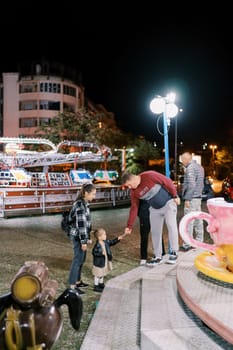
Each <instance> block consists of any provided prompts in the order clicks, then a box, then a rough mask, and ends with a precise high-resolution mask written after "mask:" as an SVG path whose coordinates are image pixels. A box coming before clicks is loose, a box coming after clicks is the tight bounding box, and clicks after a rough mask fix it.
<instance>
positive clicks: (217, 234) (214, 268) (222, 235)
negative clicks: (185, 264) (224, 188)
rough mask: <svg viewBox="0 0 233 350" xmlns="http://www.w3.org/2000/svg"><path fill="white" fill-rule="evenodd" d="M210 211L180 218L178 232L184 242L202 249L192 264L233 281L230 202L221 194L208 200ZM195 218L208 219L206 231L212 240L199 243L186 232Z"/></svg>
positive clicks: (231, 211) (232, 236)
mask: <svg viewBox="0 0 233 350" xmlns="http://www.w3.org/2000/svg"><path fill="white" fill-rule="evenodd" d="M207 208H208V211H209V213H206V212H202V211H194V212H190V213H188V214H186V215H184V216H183V218H182V219H181V220H180V224H179V231H180V235H181V237H182V239H183V240H184V242H186V243H188V244H189V245H191V246H192V247H195V248H200V249H201V250H203V251H204V252H203V253H201V254H200V255H198V256H197V257H196V258H195V260H194V264H195V266H196V268H197V269H198V270H200V271H201V272H202V273H204V274H206V275H208V276H210V277H212V278H215V279H218V280H222V281H224V282H228V283H233V203H229V202H227V201H225V200H224V198H222V197H217V198H211V199H209V200H207ZM195 219H202V220H204V221H206V222H207V224H208V225H207V227H206V230H207V231H208V232H209V234H210V238H211V239H212V243H205V242H200V241H198V240H196V239H195V238H193V237H192V235H191V234H190V233H189V224H190V223H191V222H192V221H193V220H195Z"/></svg>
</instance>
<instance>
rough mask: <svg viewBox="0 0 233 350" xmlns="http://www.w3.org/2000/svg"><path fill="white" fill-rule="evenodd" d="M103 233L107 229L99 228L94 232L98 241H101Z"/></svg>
mask: <svg viewBox="0 0 233 350" xmlns="http://www.w3.org/2000/svg"><path fill="white" fill-rule="evenodd" d="M103 232H105V229H104V228H102V227H100V228H97V229H96V230H94V232H93V234H94V237H95V238H96V239H99V238H100V236H101V235H102V234H103Z"/></svg>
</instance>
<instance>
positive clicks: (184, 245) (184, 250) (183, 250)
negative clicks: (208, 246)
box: [179, 244, 193, 252]
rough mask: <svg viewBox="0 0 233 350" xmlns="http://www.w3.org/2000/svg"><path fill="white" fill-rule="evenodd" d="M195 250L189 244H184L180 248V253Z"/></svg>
mask: <svg viewBox="0 0 233 350" xmlns="http://www.w3.org/2000/svg"><path fill="white" fill-rule="evenodd" d="M191 249H193V247H191V246H190V245H188V244H183V245H182V246H181V247H180V249H179V250H180V251H181V252H188V251H189V250H191Z"/></svg>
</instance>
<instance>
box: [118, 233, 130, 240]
mask: <svg viewBox="0 0 233 350" xmlns="http://www.w3.org/2000/svg"><path fill="white" fill-rule="evenodd" d="M127 235H128V233H123V235H120V236H119V237H118V239H119V240H122V239H123V238H125V236H127Z"/></svg>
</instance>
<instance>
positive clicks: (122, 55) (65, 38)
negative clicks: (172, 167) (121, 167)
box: [0, 1, 233, 148]
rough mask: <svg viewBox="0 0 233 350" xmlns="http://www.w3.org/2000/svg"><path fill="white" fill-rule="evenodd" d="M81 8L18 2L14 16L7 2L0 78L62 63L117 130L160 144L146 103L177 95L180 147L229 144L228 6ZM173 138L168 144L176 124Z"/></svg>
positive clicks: (232, 88)
mask: <svg viewBox="0 0 233 350" xmlns="http://www.w3.org/2000/svg"><path fill="white" fill-rule="evenodd" d="M51 3H53V4H54V5H52V4H51ZM80 4H82V3H81V2H80ZM80 4H79V2H69V1H66V2H65V4H63V5H60V4H58V3H55V2H50V5H49V7H48V5H47V4H46V2H43V1H41V2H40V3H39V4H38V6H35V4H34V3H33V2H28V3H27V2H24V3H23V5H22V4H20V5H19V4H17V5H15V6H17V8H14V11H13V8H11V6H9V5H7V6H8V7H9V8H8V10H7V8H5V13H6V15H5V16H4V15H3V18H2V21H1V24H0V29H1V31H3V32H2V40H1V46H2V50H1V51H2V55H1V56H2V57H1V63H0V68H1V71H2V72H3V71H13V70H15V69H16V68H15V67H17V63H18V62H23V61H24V62H25V61H28V62H30V61H34V60H37V59H40V58H45V59H48V60H51V61H56V62H60V63H64V64H67V65H69V66H71V67H73V68H75V69H77V71H80V72H81V73H82V81H83V85H84V87H85V91H86V96H87V97H88V98H90V99H91V100H92V101H93V102H94V103H97V104H98V103H100V104H103V105H104V106H105V107H106V109H107V110H109V111H111V112H113V113H114V114H115V118H116V120H117V123H118V125H119V127H120V128H121V129H123V130H124V131H126V132H130V133H133V134H134V135H135V136H136V135H143V136H145V137H146V138H147V139H148V140H151V141H155V142H156V143H158V144H160V143H162V140H163V137H162V136H161V135H160V134H159V132H158V129H157V117H156V116H155V115H154V114H153V113H152V112H151V111H150V109H149V103H150V101H151V100H152V98H154V96H155V95H161V96H165V95H166V94H167V93H168V92H170V91H174V92H176V95H177V100H176V104H177V105H178V107H179V108H182V109H183V112H182V113H179V114H178V116H177V118H178V119H177V126H178V128H177V130H178V142H180V141H183V143H184V145H185V146H186V147H190V146H192V145H195V146H198V147H200V148H201V145H202V144H203V143H204V142H208V143H216V144H220V143H223V142H225V141H226V140H228V139H230V138H232V136H233V40H232V38H231V23H232V20H231V18H230V14H231V11H230V9H229V8H226V7H225V8H224V10H222V12H220V10H219V9H216V11H215V14H214V15H213V10H214V9H213V8H212V9H211V11H206V12H205V13H204V12H203V9H198V8H196V9H186V8H181V9H178V8H175V7H173V8H169V5H166V6H167V8H166V6H164V8H163V9H162V8H160V9H159V8H158V9H157V10H156V9H155V8H152V7H151V2H148V4H146V2H143V3H142V4H140V5H134V6H132V5H130V4H129V5H128V7H129V9H126V8H125V6H126V3H122V4H121V5H120V3H119V2H117V3H116V4H117V5H115V3H114V2H111V3H110V2H109V6H108V7H106V6H104V5H101V3H100V4H99V3H98V5H97V4H95V3H94V6H93V4H92V3H91V2H90V3H88V2H85V5H83V4H82V5H80ZM166 4H168V3H166ZM137 6H138V7H137ZM154 6H156V4H155V5H154ZM77 8H78V9H77ZM181 10H182V12H181ZM211 12H212V13H211ZM185 13H186V14H185ZM8 31H10V33H9V34H7V35H4V32H6V33H7V32H8ZM3 52H5V54H3ZM169 135H170V138H171V141H172V139H173V138H174V122H173V123H172V125H171V128H170V130H169Z"/></svg>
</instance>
